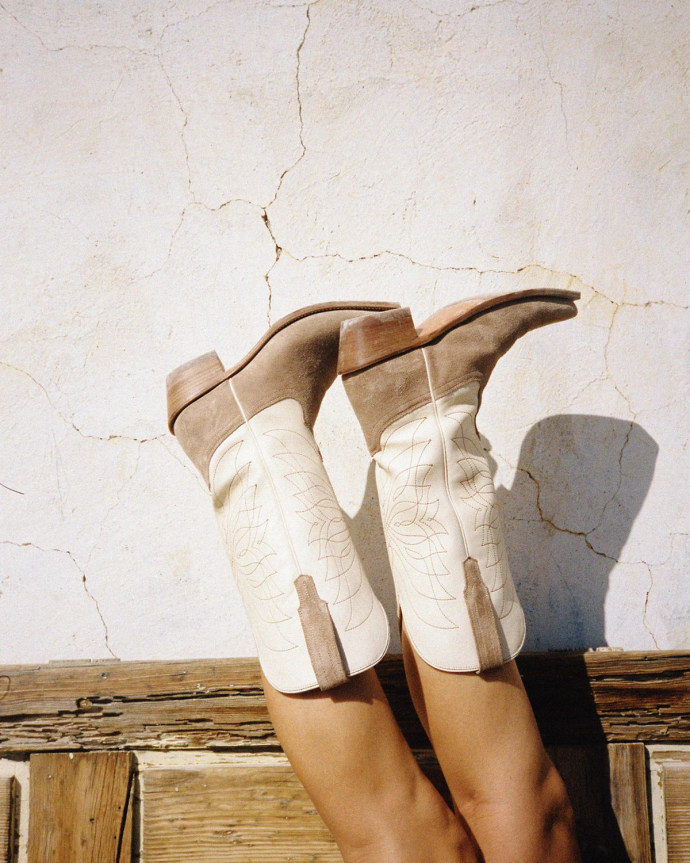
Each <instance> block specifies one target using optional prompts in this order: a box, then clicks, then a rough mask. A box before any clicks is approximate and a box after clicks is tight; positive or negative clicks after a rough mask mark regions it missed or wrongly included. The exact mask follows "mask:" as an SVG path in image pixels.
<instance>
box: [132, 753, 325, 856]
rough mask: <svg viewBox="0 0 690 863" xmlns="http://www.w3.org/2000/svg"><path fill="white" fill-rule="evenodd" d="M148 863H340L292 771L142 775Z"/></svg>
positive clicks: (219, 769)
mask: <svg viewBox="0 0 690 863" xmlns="http://www.w3.org/2000/svg"><path fill="white" fill-rule="evenodd" d="M143 837H144V848H143V859H144V860H145V861H146V863H182V861H185V863H186V861H188V860H190V859H193V860H194V861H195V863H278V861H294V863H296V861H304V863H307V861H310V863H342V857H341V855H340V853H339V851H338V849H337V847H336V845H335V842H334V841H333V838H332V836H331V834H330V833H329V831H328V829H327V828H326V826H325V825H324V823H323V821H322V820H321V818H320V817H319V816H318V814H317V813H316V810H315V809H314V806H313V804H312V802H311V800H310V799H309V796H308V795H307V792H306V791H305V790H304V788H303V787H302V785H301V784H300V782H299V780H298V779H297V777H296V776H295V774H294V773H293V771H292V768H291V767H290V766H289V765H271V766H258V767H254V766H239V765H238V766H234V765H233V766H229V767H225V766H224V767H203V768H188V769H187V768H180V769H152V770H147V771H146V772H145V773H144V774H143Z"/></svg>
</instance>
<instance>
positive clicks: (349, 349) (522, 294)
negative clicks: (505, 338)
mask: <svg viewBox="0 0 690 863" xmlns="http://www.w3.org/2000/svg"><path fill="white" fill-rule="evenodd" d="M525 299H554V300H579V299H580V292H579V291H567V290H563V289H561V288H553V289H547V288H526V289H525V290H523V291H513V292H512V293H508V294H488V295H484V296H482V297H470V298H469V299H466V300H460V301H459V302H457V303H453V304H452V305H450V306H446V307H445V308H443V309H439V310H438V311H437V312H434V314H433V315H431V317H429V318H427V319H426V321H424V323H423V324H422V325H421V326H420V327H419V329H417V328H416V327H415V325H414V322H413V320H412V313H411V312H410V310H409V308H404V309H401V308H397V309H392V310H391V311H387V312H382V313H381V314H380V315H366V316H364V317H361V318H353V319H351V320H349V321H343V323H342V324H341V325H340V351H339V353H338V374H339V375H349V374H352V373H353V372H358V371H361V370H362V369H366V368H368V367H369V366H373V365H375V364H376V363H380V362H382V361H383V360H387V359H391V358H392V357H396V356H399V355H400V354H404V353H407V352H408V351H413V350H415V349H416V348H421V347H424V345H428V344H429V343H430V342H433V341H434V340H435V339H437V338H439V337H440V336H442V335H444V334H445V333H447V332H448V331H449V330H452V329H454V328H455V327H457V326H459V325H460V324H463V323H466V322H467V321H469V320H470V319H471V318H474V317H476V315H479V314H481V313H482V312H486V311H488V310H490V309H495V308H497V307H498V306H503V305H507V304H509V303H513V302H517V301H520V300H525Z"/></svg>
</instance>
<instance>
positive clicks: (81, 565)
mask: <svg viewBox="0 0 690 863" xmlns="http://www.w3.org/2000/svg"><path fill="white" fill-rule="evenodd" d="M0 42H1V44H0V52H1V54H2V58H1V61H0V66H1V67H2V72H1V73H0V76H1V77H0V102H1V105H0V111H1V114H0V116H1V117H2V122H1V125H0V153H1V154H2V155H1V170H2V202H1V204H0V206H1V210H2V216H1V218H0V245H1V248H2V252H1V258H2V268H1V276H0V278H1V279H2V312H1V314H0V346H1V347H0V400H1V401H2V409H1V410H0V483H1V485H0V662H4V663H8V662H34V661H45V660H48V659H70V658H76V657H82V658H87V657H91V658H97V657H108V656H111V655H114V656H117V657H120V658H122V659H133V658H173V657H191V656H197V657H201V656H226V655H230V656H232V655H246V654H252V653H253V652H254V648H253V643H252V639H251V633H250V632H249V630H248V626H247V623H246V619H245V616H244V613H243V610H242V608H241V605H240V602H239V598H238V595H237V592H236V590H235V587H234V584H233V583H232V578H231V575H230V573H229V567H228V564H227V562H226V559H225V556H224V552H223V549H222V547H221V544H220V541H219V538H218V536H217V533H216V526H215V521H214V518H213V515H212V512H211V507H210V503H209V500H208V496H207V493H206V491H205V488H204V486H203V484H202V482H201V480H200V479H199V478H198V477H197V476H196V475H195V473H194V471H193V469H192V468H191V466H190V465H188V464H187V463H186V461H185V458H184V456H183V454H182V452H181V450H180V449H179V447H178V445H177V443H176V441H175V440H174V439H173V438H171V437H170V436H169V435H168V434H167V432H166V430H165V408H164V378H165V375H166V374H167V372H168V371H170V369H172V368H173V367H174V366H176V365H178V364H179V363H181V362H184V361H186V360H188V359H190V358H191V357H194V356H196V355H197V354H200V353H203V352H205V351H208V350H212V349H214V348H215V349H217V350H218V352H219V354H220V355H221V358H222V359H224V360H225V362H227V363H232V362H233V361H235V360H237V359H238V358H239V357H240V356H241V355H242V354H243V353H244V352H245V351H247V350H248V349H249V348H250V347H251V346H252V344H253V343H254V342H255V341H256V340H257V339H258V338H259V337H260V336H261V334H262V333H263V331H264V330H265V329H266V327H267V325H268V324H269V323H270V322H273V321H275V320H277V319H278V318H279V317H281V316H282V315H284V314H286V313H288V312H289V311H291V310H293V309H295V308H297V307H299V306H302V305H307V304H309V303H313V302H316V301H319V300H322V299H339V298H346V299H361V298H366V299H381V300H383V299H386V300H395V301H398V302H400V303H402V304H404V305H410V306H411V307H412V310H413V312H414V314H415V317H416V319H417V320H418V321H421V320H422V319H423V318H424V317H425V316H426V315H428V314H429V313H430V312H431V311H432V310H433V309H436V308H438V307H439V306H441V305H443V304H446V303H449V302H451V301H454V300H456V299H458V298H460V297H463V296H469V295H472V294H476V293H482V292H487V291H493V290H497V289H504V288H505V289H513V288H514V287H516V286H525V285H548V286H562V287H573V288H577V289H579V290H581V291H582V301H581V303H580V308H581V312H580V316H579V317H578V318H577V319H575V320H574V321H570V322H567V323H565V324H560V325H558V326H555V327H551V328H548V329H546V330H540V331H537V332H535V333H532V334H530V335H529V336H528V337H526V338H525V339H523V340H522V341H521V342H520V343H519V344H518V346H516V347H515V348H514V349H513V350H512V351H511V352H510V354H509V355H508V356H507V357H506V358H505V359H504V360H502V362H501V363H500V365H499V366H498V368H497V370H496V372H495V375H494V378H493V379H492V382H491V384H490V387H489V389H488V390H487V393H486V395H485V400H484V405H483V407H482V412H481V414H480V430H481V431H482V433H483V435H484V436H485V440H486V442H487V445H489V446H490V448H491V458H492V462H493V465H494V466H495V470H496V483H497V487H498V489H499V495H500V497H501V500H502V504H503V514H504V520H505V523H506V528H507V532H508V538H509V548H510V557H511V564H512V568H513V572H514V576H515V579H516V582H517V585H518V590H519V592H520V595H521V597H522V600H523V603H524V606H525V610H526V612H527V616H528V622H529V639H528V645H527V646H528V647H529V648H531V649H541V648H564V647H589V646H593V647H596V646H600V645H606V644H609V645H613V646H619V647H625V648H655V647H658V648H690V627H689V626H688V619H689V613H690V591H689V590H688V578H687V573H688V566H687V561H688V551H689V549H690V540H689V538H688V537H689V533H690V530H689V527H688V523H689V522H688V504H689V502H690V489H689V487H688V486H689V483H688V477H689V476H690V470H689V468H690V445H689V442H690V416H689V410H688V390H689V384H690V381H689V379H688V378H689V369H690V363H689V359H690V358H689V357H688V345H689V341H690V340H689V332H690V327H689V323H690V315H689V313H688V303H689V298H688V293H689V292H688V282H689V274H690V244H689V243H688V238H689V234H688V227H689V224H690V191H689V189H690V186H689V175H690V121H689V113H688V111H689V108H690V86H689V75H690V54H689V53H688V48H687V46H688V44H690V7H689V6H688V5H687V4H683V3H678V2H672V0H656V2H648V0H630V2H627V3H623V4H621V3H619V2H613V0H594V2H591V0H590V2H578V0H521V2H518V0H494V2H490V3H487V2H483V0H420V2H407V0H402V2H401V0H368V2H347V3H343V2H337V0H318V2H313V3H310V4H307V3H302V2H290V0H275V2H269V0H266V2H259V0H220V2H215V3H210V2H208V0H177V2H174V0H113V2H81V0H38V2H30V1H29V2H27V0H3V2H2V6H1V7H0ZM316 433H317V438H318V439H319V442H320V443H321V445H322V449H323V452H324V458H325V461H326V465H327V467H328V469H329V471H330V473H331V476H332V479H333V483H334V486H335V488H336V491H337V493H338V495H339V498H340V500H341V503H342V506H343V508H344V510H345V511H346V513H347V516H348V520H349V521H350V524H351V527H352V530H353V534H354V537H355V540H356V542H357V544H358V546H359V548H360V551H361V552H362V554H363V556H364V558H365V561H366V565H367V567H368V569H369V572H370V575H371V577H372V580H373V582H374V584H375V586H376V590H377V591H378V592H379V595H380V596H381V597H382V599H383V600H384V602H385V604H386V606H387V608H388V610H389V611H390V613H391V615H393V613H394V609H393V605H394V601H393V595H392V589H391V586H390V582H389V576H388V569H387V563H386V557H385V549H384V546H383V541H382V536H381V532H380V522H379V520H378V517H377V508H376V498H375V492H374V486H373V477H372V473H371V471H370V469H369V460H368V456H367V454H366V451H365V447H364V442H363V438H362V436H361V433H360V431H359V429H358V427H357V425H356V423H355V420H354V418H353V416H352V414H351V412H350V410H349V406H348V403H347V400H346V398H345V396H344V393H343V390H342V387H341V385H340V384H339V383H338V384H336V385H335V387H334V388H333V389H332V390H331V391H330V392H329V394H328V396H327V399H326V402H325V404H324V408H323V411H322V414H321V416H320V418H319V421H318V424H317V428H316ZM393 647H395V642H393Z"/></svg>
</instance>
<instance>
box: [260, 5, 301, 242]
mask: <svg viewBox="0 0 690 863" xmlns="http://www.w3.org/2000/svg"><path fill="white" fill-rule="evenodd" d="M305 9H306V24H305V25H304V32H303V33H302V39H301V40H300V43H299V45H298V46H297V52H296V57H297V63H296V68H295V93H296V96H297V116H298V119H299V129H298V131H297V135H298V137H299V143H300V148H301V153H300V154H299V156H298V157H297V158H296V159H295V161H294V162H293V163H292V165H289V166H288V167H287V168H286V169H285V170H284V171H283V173H282V174H281V175H280V178H279V179H278V186H277V188H276V191H275V194H274V195H273V199H272V200H271V201H269V202H268V204H266V207H265V210H268V208H269V207H270V206H271V204H274V203H275V201H276V198H277V197H278V194H279V192H280V190H281V188H282V185H283V180H284V179H285V177H286V176H287V174H289V173H290V171H292V170H293V169H294V168H296V167H297V165H299V163H300V162H301V161H302V159H303V158H304V156H305V155H306V152H307V148H306V147H305V145H304V117H303V116H302V88H301V81H300V71H301V68H302V48H304V42H305V40H306V38H307V33H308V32H309V28H310V26H311V5H307V6H306V7H305ZM271 236H273V235H271Z"/></svg>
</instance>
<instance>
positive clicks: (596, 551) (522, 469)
mask: <svg viewBox="0 0 690 863" xmlns="http://www.w3.org/2000/svg"><path fill="white" fill-rule="evenodd" d="M506 463H507V464H509V462H506ZM511 467H512V465H511ZM513 470H516V471H520V472H521V473H524V474H526V475H527V476H528V477H529V478H530V479H531V480H532V482H533V483H534V486H535V488H536V490H537V496H536V498H535V503H536V505H537V512H538V513H539V520H540V521H541V522H543V523H544V524H547V525H548V526H549V527H551V528H552V529H553V530H556V531H558V532H559V533H566V534H568V535H569V536H579V537H581V538H582V539H584V541H585V545H586V546H587V548H588V549H589V550H590V551H591V552H593V553H594V554H596V555H598V556H599V557H603V558H604V559H605V560H610V561H611V562H612V563H618V562H619V561H618V559H617V558H615V557H611V556H610V555H608V554H606V553H605V552H603V551H600V550H599V549H597V548H595V547H594V546H593V545H592V543H591V541H590V539H589V537H590V535H591V534H592V533H594V531H595V530H596V529H597V528H598V527H599V525H596V527H594V528H592V530H590V531H588V532H585V531H582V530H571V529H570V528H567V527H563V526H562V525H560V524H557V523H556V522H555V521H553V519H550V518H548V517H547V516H546V515H545V514H544V510H543V507H542V503H541V486H540V484H539V481H538V480H537V478H536V477H535V476H534V474H533V473H532V472H531V471H530V470H528V469H527V468H525V467H514V468H513Z"/></svg>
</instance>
